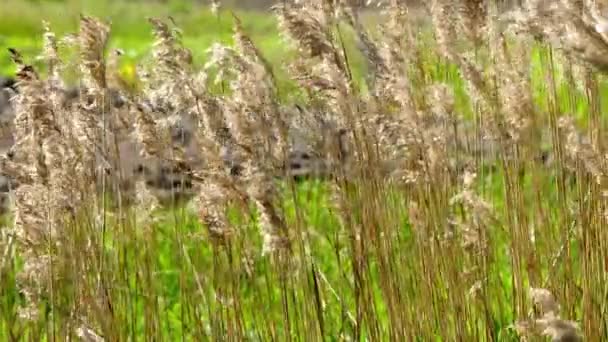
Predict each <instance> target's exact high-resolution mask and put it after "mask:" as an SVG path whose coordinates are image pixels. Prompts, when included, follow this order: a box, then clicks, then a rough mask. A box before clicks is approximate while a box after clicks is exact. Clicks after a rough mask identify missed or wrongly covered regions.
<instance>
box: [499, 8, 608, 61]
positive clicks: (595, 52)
mask: <svg viewBox="0 0 608 342" xmlns="http://www.w3.org/2000/svg"><path fill="white" fill-rule="evenodd" d="M600 13H601V11H600V10H599V7H598V5H597V4H596V2H595V1H571V0H561V1H541V0H528V1H525V2H524V5H523V6H522V7H521V8H517V9H515V10H513V11H511V12H509V13H507V14H505V18H504V19H505V21H506V22H507V23H508V26H509V28H510V29H512V30H515V31H517V32H520V33H526V34H530V35H532V36H533V37H535V38H536V39H539V40H542V41H545V42H547V43H549V44H550V45H552V46H553V47H555V48H557V49H560V50H562V51H563V52H564V53H566V54H569V55H573V56H575V57H576V58H577V59H580V60H582V61H585V62H587V63H589V64H590V65H592V66H593V67H595V68H596V69H597V70H599V71H602V72H608V57H606V56H608V34H607V32H608V30H606V28H607V27H608V25H607V22H608V21H607V20H606V18H605V17H604V16H602V15H601V14H600Z"/></svg>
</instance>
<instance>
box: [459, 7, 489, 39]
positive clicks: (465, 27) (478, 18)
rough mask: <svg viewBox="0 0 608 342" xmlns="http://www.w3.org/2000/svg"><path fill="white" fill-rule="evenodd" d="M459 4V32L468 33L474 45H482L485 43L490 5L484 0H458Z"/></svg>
mask: <svg viewBox="0 0 608 342" xmlns="http://www.w3.org/2000/svg"><path fill="white" fill-rule="evenodd" d="M457 6H458V17H459V19H460V20H459V21H458V32H462V33H464V34H465V35H466V38H467V39H468V40H469V41H470V42H472V43H473V46H475V47H480V46H482V45H483V43H484V39H485V33H484V32H483V30H484V27H485V25H486V23H487V19H486V16H487V8H486V6H488V5H487V4H486V2H485V1H483V0H462V1H457Z"/></svg>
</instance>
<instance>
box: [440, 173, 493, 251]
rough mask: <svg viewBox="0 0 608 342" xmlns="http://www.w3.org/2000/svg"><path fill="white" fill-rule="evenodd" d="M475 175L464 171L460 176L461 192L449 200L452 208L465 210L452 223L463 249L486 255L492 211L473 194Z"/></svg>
mask: <svg viewBox="0 0 608 342" xmlns="http://www.w3.org/2000/svg"><path fill="white" fill-rule="evenodd" d="M476 177H477V174H475V173H473V172H470V171H465V172H464V174H463V175H462V191H461V192H460V193H458V194H456V195H455V196H453V197H452V198H451V199H450V205H451V206H453V207H456V206H459V205H462V207H463V208H464V209H465V210H466V213H463V215H462V216H460V217H458V218H457V219H456V221H454V223H455V224H456V227H457V228H458V229H459V230H458V231H456V232H454V233H456V234H457V236H459V237H460V239H461V245H462V247H463V248H464V249H466V250H469V251H472V252H473V253H482V254H486V253H487V252H489V251H490V250H489V248H488V247H489V243H488V239H489V238H490V235H489V234H488V230H489V228H490V226H491V223H492V222H493V221H494V220H495V219H494V218H493V212H494V209H493V208H492V205H490V204H489V203H488V202H486V201H485V200H484V199H482V198H481V197H480V196H479V195H477V194H476V193H475V190H474V188H473V187H474V185H475V181H476V179H475V178H476Z"/></svg>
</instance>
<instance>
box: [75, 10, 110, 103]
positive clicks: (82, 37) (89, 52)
mask: <svg viewBox="0 0 608 342" xmlns="http://www.w3.org/2000/svg"><path fill="white" fill-rule="evenodd" d="M109 35H110V27H109V26H108V25H107V24H105V23H103V22H101V21H99V20H97V19H95V18H93V17H89V16H85V15H81V17H80V32H79V33H78V39H79V43H80V58H81V65H82V69H83V70H82V74H83V76H84V81H85V86H86V87H87V88H93V89H95V90H96V91H97V92H101V91H102V90H103V89H105V88H106V87H107V84H106V63H105V52H106V46H107V44H108V38H109Z"/></svg>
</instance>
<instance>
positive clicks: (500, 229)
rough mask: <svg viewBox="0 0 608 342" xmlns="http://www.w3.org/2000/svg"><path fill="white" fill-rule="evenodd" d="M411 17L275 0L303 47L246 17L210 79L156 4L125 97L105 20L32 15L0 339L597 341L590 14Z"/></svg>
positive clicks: (595, 100)
mask: <svg viewBox="0 0 608 342" xmlns="http://www.w3.org/2000/svg"><path fill="white" fill-rule="evenodd" d="M214 6H216V7H218V6H219V4H218V3H217V2H214ZM426 10H427V11H428V14H429V15H430V18H431V19H432V23H433V25H432V27H429V29H431V31H432V32H428V31H427V30H426V28H421V27H419V26H417V25H415V24H414V23H416V22H419V21H418V20H417V18H412V16H411V15H410V14H409V12H408V10H407V8H406V7H404V6H403V5H400V4H399V2H398V1H392V2H390V4H388V5H386V6H384V7H383V10H382V13H381V14H380V15H381V16H382V18H383V19H384V20H382V21H381V25H380V26H379V27H377V29H376V28H373V27H368V26H366V25H365V24H364V23H363V21H362V19H361V16H360V14H359V10H358V9H356V8H354V7H352V6H350V5H349V4H348V2H347V1H345V2H340V3H337V2H332V1H299V2H290V1H284V2H281V3H280V4H278V5H276V6H275V7H273V12H274V14H275V15H276V17H277V19H278V26H279V28H280V31H281V33H282V35H283V36H284V38H285V39H287V41H288V42H289V43H290V46H292V47H293V49H294V50H295V51H296V57H295V58H294V59H293V60H290V61H289V63H287V64H286V65H271V64H270V63H269V62H268V61H267V59H266V58H265V57H264V55H263V53H262V52H261V51H260V50H259V49H258V48H257V47H256V45H255V43H254V42H253V41H252V40H251V39H250V38H249V36H248V35H247V33H246V32H245V31H244V29H243V26H242V25H241V23H240V21H239V20H238V18H236V19H235V25H234V37H233V38H234V45H233V46H224V45H221V44H216V45H214V46H212V47H211V48H210V49H209V58H208V59H207V62H206V64H205V65H204V67H203V68H200V69H198V68H196V67H195V66H194V64H193V60H192V53H191V51H189V50H188V49H186V48H185V47H184V46H183V44H182V42H181V32H180V31H179V29H177V28H176V27H175V26H174V24H173V23H171V22H170V20H161V19H157V18H152V19H149V22H150V25H151V27H152V32H153V34H154V37H155V43H154V45H153V49H152V56H151V60H150V61H149V63H147V64H146V65H144V67H143V68H142V69H140V74H139V75H137V76H138V79H137V82H135V84H138V85H140V87H138V88H137V89H134V88H130V87H129V86H128V84H133V83H129V82H125V81H124V80H122V79H121V78H120V76H119V75H118V73H117V72H116V70H115V68H116V65H117V60H116V59H118V58H120V53H119V52H113V53H111V54H109V56H108V57H106V56H107V55H108V52H107V51H106V46H107V43H108V39H109V35H110V27H109V25H108V24H106V23H103V22H102V21H100V20H99V19H96V18H92V17H88V16H82V18H81V21H80V31H79V32H78V33H77V34H75V35H72V36H68V37H66V38H62V39H57V38H56V37H55V36H54V34H53V33H52V31H51V30H50V29H49V28H47V30H46V31H45V35H44V42H45V44H44V47H45V48H44V54H43V56H42V57H43V58H44V60H45V61H46V63H47V65H48V70H47V72H46V73H45V75H46V76H41V73H40V72H39V71H38V70H35V68H34V67H32V65H31V64H30V63H28V61H25V60H23V58H22V56H21V55H20V54H19V52H18V50H12V51H11V52H12V57H13V60H14V62H15V63H16V65H17V67H18V72H17V80H18V82H17V90H18V93H17V94H16V95H15V97H14V98H13V99H12V103H13V105H14V111H15V116H14V120H13V122H12V126H11V127H12V132H13V138H14V141H15V143H14V146H13V148H12V149H11V153H9V154H7V155H6V156H4V157H2V160H1V166H2V172H3V173H4V174H6V175H7V176H9V177H10V178H11V179H13V180H14V181H15V183H16V184H18V187H16V188H15V189H14V190H13V191H12V192H13V198H14V207H13V222H12V223H11V224H10V225H9V226H10V228H3V229H2V230H1V233H2V235H1V238H2V239H1V240H0V252H2V254H0V257H2V259H0V261H1V262H2V263H1V264H0V267H1V268H0V274H1V275H2V276H3V278H2V279H3V281H0V286H1V287H0V288H1V289H2V291H3V293H5V294H6V298H12V299H7V300H5V302H3V306H2V308H3V309H2V310H3V313H4V317H5V318H0V328H3V329H4V330H5V331H6V333H5V334H4V335H2V334H0V337H3V336H4V337H6V338H7V339H9V340H19V339H26V340H36V339H39V338H43V337H44V338H46V339H49V340H55V339H58V340H62V339H65V338H69V337H71V336H79V337H80V338H81V339H83V340H85V341H101V340H106V341H122V340H129V339H136V338H137V339H139V338H145V339H159V340H164V339H168V338H169V339H170V338H176V337H182V338H185V339H194V340H292V339H296V340H300V339H301V340H315V341H316V340H325V339H332V340H348V341H350V340H371V341H378V340H396V341H410V340H412V341H413V340H432V339H440V340H445V341H454V340H459V341H460V340H462V341H478V340H487V341H493V340H516V339H522V340H524V339H530V338H536V337H539V336H547V337H550V338H552V339H553V340H554V341H577V340H581V339H582V337H583V336H584V337H585V338H586V339H587V340H590V341H600V340H605V339H606V338H608V324H607V323H606V322H607V321H608V319H607V318H606V317H608V316H607V312H606V311H607V308H608V288H607V287H606V284H608V282H607V280H608V279H606V278H607V274H608V273H607V272H606V270H607V269H608V265H607V262H608V242H607V241H608V230H606V229H605V227H606V224H608V222H607V220H608V216H607V215H606V213H607V211H606V210H607V209H608V202H607V197H606V189H604V187H605V186H606V181H607V179H608V178H607V177H606V176H607V174H608V168H607V165H606V158H605V152H604V149H605V146H606V140H605V134H604V128H605V127H606V122H605V119H604V118H602V115H601V114H602V111H603V108H605V106H604V104H603V103H602V101H603V99H604V98H605V97H603V96H602V89H604V87H605V86H604V84H603V76H602V73H603V72H605V71H606V70H607V69H608V68H607V65H608V62H607V61H606V58H608V57H606V56H608V54H606V53H605V51H606V50H607V49H608V36H606V33H605V28H606V20H608V19H605V17H603V16H602V15H605V13H604V14H603V12H602V11H603V9H602V8H600V7H598V6H596V5H595V4H592V3H589V2H583V1H566V0H563V1H550V2H547V1H540V0H530V1H527V2H526V4H525V7H522V8H514V9H513V10H512V11H509V12H506V13H505V12H503V11H502V10H500V11H499V8H498V6H497V4H496V3H487V2H484V1H467V0H460V1H448V0H433V1H430V3H429V4H428V7H427V8H426ZM349 39H354V41H355V42H356V46H357V48H358V52H356V55H357V56H359V57H362V58H363V59H364V60H365V62H366V76H367V77H366V78H365V80H363V81H359V80H357V79H355V78H354V77H353V74H354V72H353V67H352V58H353V55H352V54H353V52H352V49H351V48H350V46H348V41H349ZM60 49H75V50H77V51H78V52H79V54H78V56H79V57H78V62H77V63H72V62H71V61H70V62H67V61H62V60H61V58H60V57H59V56H60V55H61V54H60V53H59V50H60ZM74 66H77V67H78V73H79V75H80V76H81V79H82V86H81V88H80V94H79V96H78V98H77V99H76V100H75V101H73V102H69V101H65V92H64V88H65V86H64V85H63V84H62V78H61V75H62V73H64V72H66V69H69V68H73V67H74ZM280 68H283V69H284V70H286V71H287V73H288V75H289V78H290V79H291V80H292V81H293V82H295V83H296V84H297V86H298V89H299V91H300V92H301V94H299V97H295V98H294V100H292V101H291V102H290V101H281V100H280V99H281V98H286V97H282V96H280V92H281V89H278V86H277V84H279V82H278V80H277V76H276V75H277V70H278V69H280ZM70 72H73V71H70ZM116 99H120V101H118V102H116ZM581 108H582V114H583V117H582V119H583V120H580V117H575V116H574V112H577V111H579V112H580V111H581ZM575 119H579V120H575ZM185 123H187V124H185ZM180 124H181V125H186V126H187V127H188V128H189V130H187V131H186V130H184V129H183V128H184V127H180ZM580 125H583V126H584V129H580V128H579V127H581V126H580ZM185 134H187V135H188V138H187V139H186V137H185ZM180 139H181V140H180ZM186 140H187V141H186ZM180 141H181V143H179V142H180ZM296 145H297V146H298V150H297V151H294V150H293V148H294V146H296ZM125 149H133V150H136V151H138V152H140V153H141V158H142V159H141V160H143V161H142V162H141V163H143V166H141V167H137V165H138V163H139V160H140V159H137V158H139V157H137V158H135V157H134V156H133V155H132V154H125V153H126V152H125ZM296 155H297V158H296ZM311 160H312V161H311ZM305 163H310V164H306V165H316V166H314V167H313V166H311V169H312V168H316V169H318V170H322V173H323V175H324V176H325V178H324V182H322V183H314V184H316V185H314V187H313V190H311V189H310V188H309V189H308V190H307V189H306V184H307V183H305V184H304V185H302V184H300V183H297V182H295V180H294V179H293V177H291V175H292V173H297V171H298V170H294V169H296V168H299V167H301V166H302V165H304V164H305ZM315 163H316V164H315ZM296 165H297V166H296ZM138 175H139V176H138ZM310 184H313V183H312V182H311V183H310ZM321 192H326V195H325V197H323V196H320V195H319V193H321ZM155 195H156V196H155ZM307 196H310V197H311V198H314V200H315V201H318V202H317V203H314V204H312V205H311V204H310V203H306V202H307V199H306V197H307ZM178 198H185V199H187V200H189V202H190V203H189V205H188V207H186V208H185V209H184V207H179V206H178V207H171V208H170V209H169V210H168V211H167V210H166V211H162V210H159V209H158V208H159V207H161V206H163V205H164V206H167V205H170V204H172V203H173V202H175V201H176V200H177V199H178ZM308 201H309V202H310V201H311V200H308ZM188 211H189V212H190V213H188ZM163 213H164V214H163ZM192 213H194V214H192ZM320 216H324V219H322V220H321V219H319V218H318V217H320ZM315 218H316V219H315ZM161 221H162V222H163V223H159V222H161ZM163 225H164V228H163ZM159 234H161V235H160V236H161V237H162V239H167V240H168V241H167V240H159V239H158V237H159ZM162 234H164V235H162ZM167 249H168V250H167ZM166 258H169V260H172V261H171V262H172V263H171V262H170V265H169V266H168V267H167V261H166ZM167 269H168V270H170V272H175V274H176V276H175V277H174V278H169V276H167V275H166V274H164V273H163V270H165V271H166V270H167ZM4 279H6V280H4ZM162 279H165V280H166V279H172V281H171V282H169V281H167V282H166V283H163V282H162ZM157 280H158V281H157ZM168 287H172V288H173V290H172V291H173V292H171V294H169V292H167V290H166V288H168ZM17 291H18V295H17ZM172 301H173V302H172Z"/></svg>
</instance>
